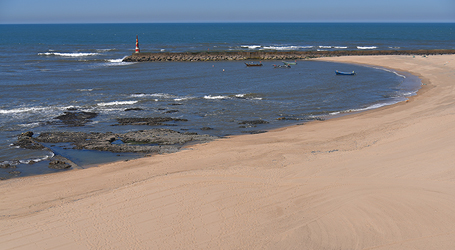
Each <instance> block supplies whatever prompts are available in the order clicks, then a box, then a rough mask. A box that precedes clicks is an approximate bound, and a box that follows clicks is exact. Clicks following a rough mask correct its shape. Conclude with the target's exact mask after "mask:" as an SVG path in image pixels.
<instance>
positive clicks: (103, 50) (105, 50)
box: [96, 49, 117, 53]
mask: <svg viewBox="0 0 455 250" xmlns="http://www.w3.org/2000/svg"><path fill="white" fill-rule="evenodd" d="M115 50H117V49H97V50H96V51H97V52H100V53H102V52H108V51H115Z"/></svg>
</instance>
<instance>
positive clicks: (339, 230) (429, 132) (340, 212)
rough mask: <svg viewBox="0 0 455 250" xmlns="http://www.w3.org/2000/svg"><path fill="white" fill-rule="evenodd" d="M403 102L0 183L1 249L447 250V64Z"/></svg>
mask: <svg viewBox="0 0 455 250" xmlns="http://www.w3.org/2000/svg"><path fill="white" fill-rule="evenodd" d="M316 60H327V61H333V62H346V63H360V64H367V65H377V66H383V67H387V68H393V69H396V70H400V71H408V72H411V73H413V74H415V75H418V76H419V77H421V79H422V82H423V86H422V89H421V90H420V91H419V93H418V95H417V96H414V97H412V98H410V100H409V101H408V102H402V103H399V104H396V105H393V106H387V107H382V108H379V109H376V110H370V111H366V112H362V113H357V114H352V115H348V116H343V117H339V118H335V119H330V120H326V121H314V122H311V123H307V124H305V125H300V126H292V127H287V128H282V129H277V130H274V131H271V132H268V133H264V134H256V135H241V136H233V137H231V138H227V139H220V140H217V141H214V142H210V143H206V144H200V145H194V146H191V147H189V148H188V149H187V150H183V151H180V152H178V153H174V154H168V155H158V156H153V157H149V158H142V159H137V160H133V161H128V162H117V163H112V164H106V165H104V166H100V167H95V168H89V169H82V170H72V171H68V172H62V173H57V174H49V175H41V176H33V177H26V178H17V179H10V180H5V181H1V182H0V193H1V199H0V215H1V217H0V248H1V249H455V90H454V87H455V55H438V56H429V57H422V56H416V57H415V58H414V57H412V56H351V57H334V58H323V59H316Z"/></svg>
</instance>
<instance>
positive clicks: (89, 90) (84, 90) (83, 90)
mask: <svg viewBox="0 0 455 250" xmlns="http://www.w3.org/2000/svg"><path fill="white" fill-rule="evenodd" d="M93 90H94V89H78V90H77V91H81V92H91V91H93Z"/></svg>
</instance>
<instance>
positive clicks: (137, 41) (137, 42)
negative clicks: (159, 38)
mask: <svg viewBox="0 0 455 250" xmlns="http://www.w3.org/2000/svg"><path fill="white" fill-rule="evenodd" d="M139 52H140V51H139V39H138V36H137V35H136V52H135V53H139Z"/></svg>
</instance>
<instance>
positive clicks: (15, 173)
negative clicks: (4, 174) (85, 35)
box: [8, 170, 21, 175]
mask: <svg viewBox="0 0 455 250" xmlns="http://www.w3.org/2000/svg"><path fill="white" fill-rule="evenodd" d="M8 173H10V174H12V175H20V174H21V171H17V170H15V171H9V172H8Z"/></svg>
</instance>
